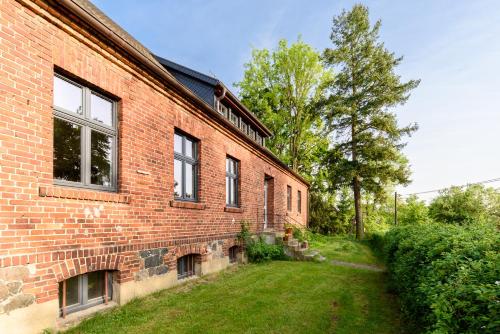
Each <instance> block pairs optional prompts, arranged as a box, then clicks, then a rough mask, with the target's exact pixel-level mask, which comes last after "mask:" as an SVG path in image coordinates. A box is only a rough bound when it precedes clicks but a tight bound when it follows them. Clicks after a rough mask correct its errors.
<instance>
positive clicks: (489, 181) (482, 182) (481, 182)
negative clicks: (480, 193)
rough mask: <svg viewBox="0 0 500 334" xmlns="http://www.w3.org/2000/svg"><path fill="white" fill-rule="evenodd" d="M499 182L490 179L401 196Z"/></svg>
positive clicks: (496, 179)
mask: <svg viewBox="0 0 500 334" xmlns="http://www.w3.org/2000/svg"><path fill="white" fill-rule="evenodd" d="M498 181H500V177H498V178H495V179H490V180H484V181H479V182H473V183H467V184H464V185H461V186H451V187H447V188H441V189H434V190H426V191H420V192H417V193H411V194H401V196H411V195H421V194H429V193H434V192H438V191H443V190H447V189H450V188H452V187H457V188H463V187H468V186H473V185H475V184H487V183H493V182H498Z"/></svg>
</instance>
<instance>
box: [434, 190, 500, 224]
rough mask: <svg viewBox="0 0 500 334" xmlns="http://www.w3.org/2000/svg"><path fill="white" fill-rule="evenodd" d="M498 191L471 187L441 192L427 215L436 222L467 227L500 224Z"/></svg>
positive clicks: (499, 193)
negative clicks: (486, 223) (487, 223)
mask: <svg viewBox="0 0 500 334" xmlns="http://www.w3.org/2000/svg"><path fill="white" fill-rule="evenodd" d="M499 208H500V191H498V190H495V189H493V188H485V187H484V186H482V185H472V186H469V187H467V188H460V187H452V188H449V189H447V190H444V191H442V192H441V193H440V194H439V196H438V197H436V198H435V199H434V200H433V201H432V202H431V204H430V206H429V215H430V216H431V217H432V218H433V219H435V220H436V221H439V222H442V223H448V224H458V225H468V224H471V223H477V222H494V223H496V224H497V225H498V224H499V222H500V210H499Z"/></svg>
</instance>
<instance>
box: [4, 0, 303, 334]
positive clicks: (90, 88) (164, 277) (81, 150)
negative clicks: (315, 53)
mask: <svg viewBox="0 0 500 334" xmlns="http://www.w3.org/2000/svg"><path fill="white" fill-rule="evenodd" d="M270 135H271V133H270V132H269V130H268V129H267V128H266V127H265V126H264V125H263V124H262V123H261V122H260V121H259V120H258V119H257V118H256V117H255V116H254V115H253V114H252V113H251V112H249V111H248V110H247V109H246V108H245V107H244V106H243V105H242V104H241V103H240V102H239V101H238V99H237V98H236V97H235V96H234V95H233V94H232V93H231V92H230V91H229V90H228V89H227V88H226V86H224V84H223V83H221V82H220V81H218V80H216V79H214V78H211V77H209V76H206V75H203V74H201V73H198V72H196V71H193V70H191V69H188V68H186V67H183V66H181V65H178V64H175V63H172V62H170V61H168V60H166V59H164V58H160V57H157V56H154V55H152V54H151V53H150V52H149V51H148V50H147V49H146V48H144V47H143V46H142V45H141V44H140V43H139V42H137V41H136V40H134V39H133V38H132V37H131V36H129V35H128V34H127V33H126V32H125V31H123V30H122V29H121V28H120V27H118V26H117V25H116V24H115V23H113V22H112V21H111V20H110V19H109V18H107V17H106V16H105V15H104V14H103V13H102V12H100V11H99V10H98V9H97V8H95V7H94V6H93V5H92V4H90V3H89V2H88V1H86V0H60V1H42V0H34V1H29V0H0V329H1V330H0V332H2V333H10V332H15V333H32V332H39V331H41V330H42V329H43V328H51V327H55V326H56V325H57V324H61V323H64V322H65V321H69V320H71V319H72V318H76V317H79V316H81V315H82V314H84V313H85V312H87V313H88V312H94V311H96V310H99V309H103V308H106V307H110V306H112V305H116V304H123V303H125V302H127V301H128V300H130V299H131V298H133V297H137V296H142V295H145V294H148V293H151V292H153V291H156V290H159V289H162V288H167V287H170V286H173V285H175V284H177V283H178V282H181V281H182V280H184V279H186V278H187V277H189V276H193V275H195V276H196V275H202V274H206V273H210V272H214V271H217V270H221V269H223V268H225V267H227V266H229V265H231V262H234V261H237V260H238V259H239V258H241V252H242V250H241V248H240V247H239V244H238V241H237V238H236V234H237V233H238V232H239V231H240V222H241V221H247V222H248V223H249V224H250V227H251V230H252V232H255V233H260V232H267V231H271V232H279V231H281V230H282V228H283V223H284V222H286V221H291V222H294V223H297V224H303V225H305V224H306V222H307V214H308V213H307V198H308V184H307V182H306V181H305V180H304V179H303V178H301V177H300V176H299V175H297V174H296V173H294V172H293V171H291V170H290V169H289V168H287V166H286V165H285V164H284V163H282V162H281V161H279V159H277V158H276V157H275V156H274V155H273V154H272V153H271V152H270V151H269V150H268V149H266V148H265V139H266V137H269V136H270ZM68 319H69V320H68Z"/></svg>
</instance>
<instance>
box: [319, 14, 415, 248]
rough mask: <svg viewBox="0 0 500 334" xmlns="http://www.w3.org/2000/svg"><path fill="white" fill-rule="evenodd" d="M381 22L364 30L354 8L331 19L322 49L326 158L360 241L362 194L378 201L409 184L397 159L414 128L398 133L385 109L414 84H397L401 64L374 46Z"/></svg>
mask: <svg viewBox="0 0 500 334" xmlns="http://www.w3.org/2000/svg"><path fill="white" fill-rule="evenodd" d="M380 26H381V21H377V22H376V23H375V24H374V25H373V27H372V26H371V25H370V21H369V17H368V8H366V7H365V6H362V5H355V6H354V7H353V8H352V10H351V11H345V10H344V11H343V12H342V13H341V14H340V15H339V16H337V17H334V19H333V27H332V32H331V35H330V39H331V41H332V43H333V45H334V48H332V49H326V50H325V52H324V54H323V57H324V60H325V62H326V64H327V65H328V66H330V67H332V68H335V69H336V76H335V77H334V78H333V80H331V82H330V83H329V90H330V93H331V94H330V95H329V97H328V98H327V100H326V101H324V103H325V105H327V106H328V109H329V111H328V113H327V119H328V125H329V128H330V129H331V131H332V136H333V137H334V138H335V139H336V141H335V144H334V145H333V149H332V150H331V152H330V154H329V159H328V162H329V166H330V169H331V173H330V175H332V176H333V179H332V182H333V183H334V184H350V185H351V186H352V190H353V195H354V208H355V219H356V237H357V238H358V239H362V238H363V235H364V227H363V220H362V212H361V193H362V191H365V192H369V193H374V194H376V195H377V196H380V193H381V192H383V190H384V187H385V186H386V185H387V184H406V183H408V182H409V168H408V161H407V159H406V158H405V157H404V156H403V155H402V153H401V149H402V147H403V146H404V144H403V143H402V142H401V140H402V138H403V137H404V136H405V135H410V134H411V133H412V132H413V131H415V130H416V129H417V126H416V124H411V125H409V126H405V127H399V126H398V124H397V119H396V115H395V114H394V113H391V112H389V111H388V108H390V107H394V106H397V105H401V104H404V103H405V102H406V101H407V100H408V98H409V92H410V91H411V90H412V89H414V88H416V87H417V86H418V84H419V81H418V80H410V81H408V82H402V81H401V78H400V77H399V76H398V75H397V74H395V72H394V70H395V67H396V66H398V65H399V64H400V63H401V60H402V58H401V57H396V56H395V55H394V53H391V52H389V51H388V50H387V49H386V48H385V47H384V44H383V43H381V42H379V41H378V39H379V30H380Z"/></svg>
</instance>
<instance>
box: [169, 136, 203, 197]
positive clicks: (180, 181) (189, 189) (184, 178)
mask: <svg viewBox="0 0 500 334" xmlns="http://www.w3.org/2000/svg"><path fill="white" fill-rule="evenodd" d="M197 144H198V143H197V142H196V141H195V140H194V139H192V138H190V137H188V136H186V135H184V134H182V133H180V132H175V134H174V197H175V198H176V199H179V200H185V201H196V199H197V195H196V193H197V188H198V185H197V174H198V145H197Z"/></svg>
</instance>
